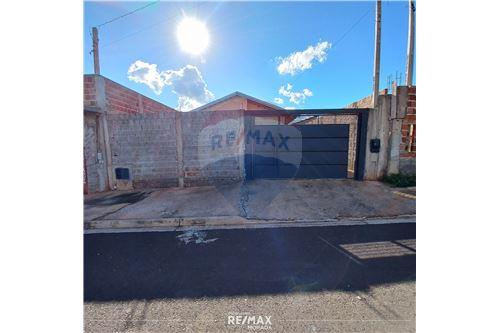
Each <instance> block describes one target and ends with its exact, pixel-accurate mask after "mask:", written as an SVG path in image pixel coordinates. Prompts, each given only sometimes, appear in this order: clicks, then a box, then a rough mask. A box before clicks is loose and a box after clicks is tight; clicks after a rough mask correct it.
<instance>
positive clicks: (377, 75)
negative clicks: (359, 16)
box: [372, 0, 382, 108]
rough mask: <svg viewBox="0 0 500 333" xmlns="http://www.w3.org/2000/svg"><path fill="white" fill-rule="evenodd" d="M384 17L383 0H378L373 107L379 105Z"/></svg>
mask: <svg viewBox="0 0 500 333" xmlns="http://www.w3.org/2000/svg"><path fill="white" fill-rule="evenodd" d="M381 17H382V0H377V7H376V11H375V59H374V62H373V98H372V100H373V107H374V108H376V107H377V105H378V104H377V103H378V91H379V79H380V29H381V24H382V22H381Z"/></svg>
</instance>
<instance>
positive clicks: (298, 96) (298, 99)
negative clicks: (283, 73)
mask: <svg viewBox="0 0 500 333" xmlns="http://www.w3.org/2000/svg"><path fill="white" fill-rule="evenodd" d="M292 88H293V86H292V85H291V84H290V83H288V84H287V85H286V87H285V86H281V87H280V89H279V90H278V93H279V94H280V95H283V96H285V97H288V100H289V101H290V102H292V103H294V104H303V103H304V102H305V101H306V98H307V97H311V96H312V95H313V93H312V91H311V90H309V89H307V88H305V89H303V90H302V91H292Z"/></svg>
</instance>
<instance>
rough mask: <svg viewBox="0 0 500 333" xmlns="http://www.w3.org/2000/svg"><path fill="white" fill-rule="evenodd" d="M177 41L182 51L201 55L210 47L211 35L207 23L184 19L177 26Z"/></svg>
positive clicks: (191, 18) (190, 18)
mask: <svg viewBox="0 0 500 333" xmlns="http://www.w3.org/2000/svg"><path fill="white" fill-rule="evenodd" d="M177 40H178V41H179V44H180V47H181V49H182V51H184V52H187V53H189V54H191V55H200V54H202V53H203V52H204V51H205V50H206V48H207V47H208V44H209V43H210V35H209V33H208V30H207V27H206V26H205V23H203V22H201V21H198V20H197V19H195V18H193V17H184V19H183V20H182V21H181V23H179V25H178V26H177Z"/></svg>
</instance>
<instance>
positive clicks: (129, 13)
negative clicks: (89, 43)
mask: <svg viewBox="0 0 500 333" xmlns="http://www.w3.org/2000/svg"><path fill="white" fill-rule="evenodd" d="M157 3H158V1H153V2H150V3H148V4H147V5H144V6H142V7H139V8H137V9H134V10H132V11H130V12H128V13H125V14H123V15H120V16H118V17H115V18H114V19H111V20H109V21H106V22H104V23H101V24H99V25H98V26H97V27H98V28H100V27H102V26H103V25H106V24H109V23H111V22H114V21H117V20H119V19H121V18H124V17H125V16H129V15H132V14H134V13H136V12H138V11H140V10H142V9H144V8H147V7H149V6H152V5H156V4H157Z"/></svg>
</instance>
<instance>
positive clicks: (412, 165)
mask: <svg viewBox="0 0 500 333" xmlns="http://www.w3.org/2000/svg"><path fill="white" fill-rule="evenodd" d="M399 150H400V153H399V154H400V159H399V171H400V172H403V173H412V174H414V173H415V172H416V158H417V88H416V87H415V86H412V87H408V97H407V101H406V114H405V116H404V118H403V121H402V125H401V144H400V149H399Z"/></svg>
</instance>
